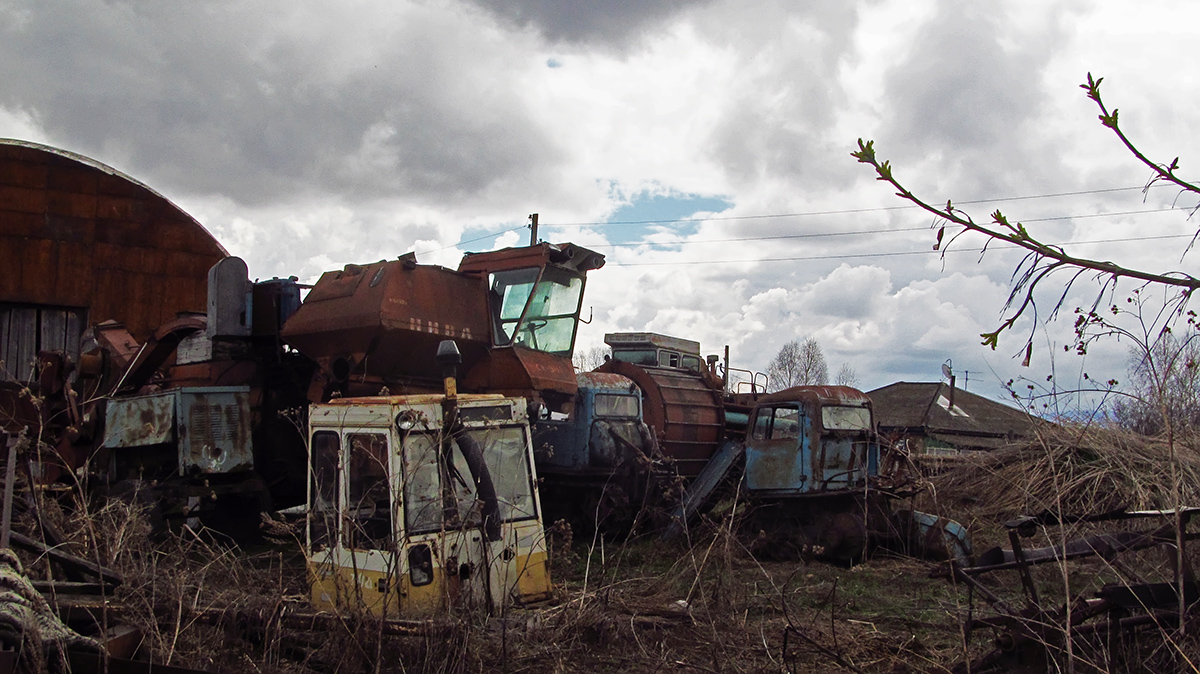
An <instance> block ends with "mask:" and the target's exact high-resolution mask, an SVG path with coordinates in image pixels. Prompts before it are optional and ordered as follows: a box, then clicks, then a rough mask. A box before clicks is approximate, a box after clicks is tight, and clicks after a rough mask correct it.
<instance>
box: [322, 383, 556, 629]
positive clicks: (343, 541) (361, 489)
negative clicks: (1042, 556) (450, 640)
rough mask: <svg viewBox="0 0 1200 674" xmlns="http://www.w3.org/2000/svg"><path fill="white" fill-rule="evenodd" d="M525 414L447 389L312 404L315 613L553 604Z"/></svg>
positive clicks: (512, 402)
mask: <svg viewBox="0 0 1200 674" xmlns="http://www.w3.org/2000/svg"><path fill="white" fill-rule="evenodd" d="M527 407H528V405H527V403H526V402H525V400H524V399H523V398H512V397H504V396H500V395H490V394H489V395H462V396H458V395H456V392H455V387H454V384H453V379H452V377H451V378H448V379H447V395H412V396H383V397H367V398H344V399H334V400H332V401H330V402H328V403H322V404H315V405H312V406H311V407H310V409H309V419H308V425H309V441H310V452H309V456H310V460H309V486H308V513H309V516H308V532H307V546H308V549H307V552H308V570H309V576H310V581H311V583H312V602H313V604H314V605H315V606H316V607H317V608H320V609H333V608H341V609H347V608H359V609H365V610H367V611H370V612H372V613H375V614H381V615H388V616H402V617H423V616H429V615H431V614H434V613H437V612H439V611H443V610H446V609H450V608H454V607H464V608H468V609H479V610H484V611H488V612H493V611H502V610H504V608H505V607H507V606H510V605H513V604H527V603H530V602H534V601H539V600H543V599H546V598H548V597H549V595H550V590H551V585H550V576H549V573H548V571H547V568H546V545H545V534H544V532H543V528H542V520H541V512H540V505H539V501H538V491H537V476H536V474H535V473H534V467H533V447H532V444H531V443H530V433H529V424H528V420H527V416H526V410H527Z"/></svg>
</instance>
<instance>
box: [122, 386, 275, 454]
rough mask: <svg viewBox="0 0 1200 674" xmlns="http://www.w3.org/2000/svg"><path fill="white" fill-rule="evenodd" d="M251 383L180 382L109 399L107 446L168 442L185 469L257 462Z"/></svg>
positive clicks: (139, 445) (164, 443)
mask: <svg viewBox="0 0 1200 674" xmlns="http://www.w3.org/2000/svg"><path fill="white" fill-rule="evenodd" d="M250 422H251V413H250V389H249V387H245V386H236V387H231V386H225V387H195V388H180V389H174V390H171V391H166V392H163V393H155V394H152V395H145V396H136V397H132V398H114V399H112V400H109V401H108V408H107V410H106V427H105V429H104V445H103V446H104V447H108V448H110V449H119V448H121V447H146V446H149V445H167V446H169V447H170V449H169V450H168V451H172V452H176V454H177V458H178V463H179V469H180V471H181V472H182V473H185V474H194V473H202V474H212V473H228V472H233V471H239V470H249V469H251V468H253V467H254V451H253V445H252V441H251V429H250Z"/></svg>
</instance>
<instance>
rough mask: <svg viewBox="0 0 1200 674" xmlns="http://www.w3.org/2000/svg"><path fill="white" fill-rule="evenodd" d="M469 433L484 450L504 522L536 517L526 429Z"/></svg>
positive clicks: (508, 428)
mask: <svg viewBox="0 0 1200 674" xmlns="http://www.w3.org/2000/svg"><path fill="white" fill-rule="evenodd" d="M468 432H469V433H470V434H471V436H472V437H474V438H475V441H476V442H478V443H479V445H480V447H482V448H483V458H484V463H485V464H486V465H487V468H488V472H489V473H490V474H491V476H492V484H493V485H494V486H495V487H496V499H497V500H498V501H499V502H500V518H501V519H502V520H503V521H505V522H507V521H510V520H521V519H529V518H532V517H536V516H537V508H536V506H535V505H534V501H533V485H532V484H531V483H530V470H529V454H528V448H527V446H526V437H525V429H524V428H523V427H521V426H505V427H503V428H490V429H487V430H471V431H468Z"/></svg>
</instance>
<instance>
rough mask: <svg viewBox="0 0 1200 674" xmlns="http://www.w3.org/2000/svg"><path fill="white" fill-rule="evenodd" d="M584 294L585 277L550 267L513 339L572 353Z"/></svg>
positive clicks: (538, 349) (553, 351)
mask: <svg viewBox="0 0 1200 674" xmlns="http://www.w3.org/2000/svg"><path fill="white" fill-rule="evenodd" d="M582 296H583V279H582V278H580V277H579V276H576V275H573V274H570V273H569V272H567V271H565V270H562V269H557V268H555V267H547V268H546V269H545V270H544V271H543V272H542V279H541V280H540V281H538V284H537V287H536V288H535V289H534V291H533V295H532V296H531V297H530V298H529V310H528V311H526V312H525V320H524V321H523V322H522V323H521V327H520V328H519V329H518V331H517V334H516V335H515V336H514V338H513V342H514V343H516V344H521V345H522V346H524V347H526V348H529V349H535V350H537V351H545V352H547V353H562V354H568V353H570V351H571V344H572V342H573V341H574V339H575V325H576V321H577V320H578V318H579V303H580V300H581V299H582Z"/></svg>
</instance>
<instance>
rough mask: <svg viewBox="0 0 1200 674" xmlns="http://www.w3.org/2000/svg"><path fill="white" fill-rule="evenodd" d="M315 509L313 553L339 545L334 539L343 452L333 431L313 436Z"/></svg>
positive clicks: (311, 538)
mask: <svg viewBox="0 0 1200 674" xmlns="http://www.w3.org/2000/svg"><path fill="white" fill-rule="evenodd" d="M311 447H312V450H311V456H312V467H311V469H312V474H311V475H312V477H311V479H312V484H311V485H310V487H309V489H311V490H312V496H311V499H312V504H311V505H312V507H311V510H310V513H311V519H310V527H311V529H310V531H309V536H310V539H309V540H311V541H312V547H313V549H314V550H320V549H323V548H325V547H328V546H330V545H333V544H334V543H336V541H334V540H331V539H332V537H333V535H334V534H335V532H336V531H337V495H338V457H339V456H340V455H341V453H342V442H341V438H340V437H338V434H337V433H334V432H332V431H317V432H316V433H313V436H312V444H311Z"/></svg>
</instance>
